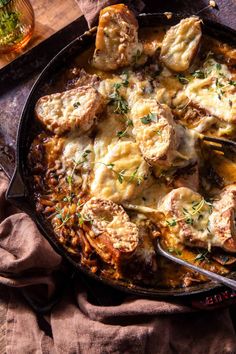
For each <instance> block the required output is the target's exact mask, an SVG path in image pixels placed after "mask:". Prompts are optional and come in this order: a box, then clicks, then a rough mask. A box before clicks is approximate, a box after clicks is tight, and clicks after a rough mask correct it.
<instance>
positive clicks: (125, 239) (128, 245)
mask: <svg viewBox="0 0 236 354" xmlns="http://www.w3.org/2000/svg"><path fill="white" fill-rule="evenodd" d="M82 216H83V218H84V220H88V221H90V222H91V231H90V232H89V233H88V234H87V237H88V240H89V242H90V243H91V245H92V246H93V247H94V248H95V250H96V252H97V253H98V254H99V255H100V257H101V258H102V259H103V260H104V261H105V262H108V263H112V264H116V263H119V262H121V261H122V260H124V259H127V258H129V257H130V256H131V255H132V254H133V253H134V251H135V250H136V248H137V246H138V244H139V232H138V228H137V226H136V225H135V224H134V223H131V222H130V220H129V217H128V215H127V214H126V212H125V211H124V209H123V208H122V207H121V206H120V205H117V204H115V203H113V202H112V201H110V200H105V199H99V198H91V199H90V200H89V201H88V202H87V203H86V204H85V205H84V207H83V209H82Z"/></svg>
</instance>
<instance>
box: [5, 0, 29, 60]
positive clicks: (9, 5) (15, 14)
mask: <svg viewBox="0 0 236 354" xmlns="http://www.w3.org/2000/svg"><path fill="white" fill-rule="evenodd" d="M33 30H34V11H33V8H32V6H31V3H30V1H29V0H0V54H3V53H9V52H13V51H16V50H19V49H22V48H23V47H25V46H26V44H27V43H28V42H29V40H30V38H31V37H32V34H33Z"/></svg>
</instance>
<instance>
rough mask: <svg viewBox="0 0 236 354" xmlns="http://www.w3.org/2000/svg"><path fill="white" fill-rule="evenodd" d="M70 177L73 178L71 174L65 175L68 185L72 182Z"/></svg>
mask: <svg viewBox="0 0 236 354" xmlns="http://www.w3.org/2000/svg"><path fill="white" fill-rule="evenodd" d="M72 179H73V176H71V175H69V176H67V177H66V180H67V183H68V184H69V185H71V184H72Z"/></svg>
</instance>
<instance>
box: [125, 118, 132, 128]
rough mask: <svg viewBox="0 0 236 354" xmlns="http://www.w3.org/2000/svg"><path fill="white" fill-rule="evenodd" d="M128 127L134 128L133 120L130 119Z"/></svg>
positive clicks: (127, 123)
mask: <svg viewBox="0 0 236 354" xmlns="http://www.w3.org/2000/svg"><path fill="white" fill-rule="evenodd" d="M126 125H127V127H132V126H133V122H132V120H131V119H128V120H127V122H126Z"/></svg>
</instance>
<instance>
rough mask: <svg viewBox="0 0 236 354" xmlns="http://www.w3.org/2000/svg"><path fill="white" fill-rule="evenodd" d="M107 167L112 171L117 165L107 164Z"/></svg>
mask: <svg viewBox="0 0 236 354" xmlns="http://www.w3.org/2000/svg"><path fill="white" fill-rule="evenodd" d="M106 166H107V168H109V170H112V169H113V167H114V166H115V164H114V163H108V164H106Z"/></svg>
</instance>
